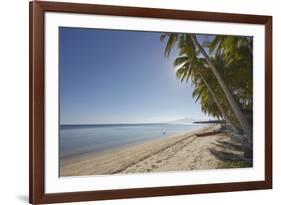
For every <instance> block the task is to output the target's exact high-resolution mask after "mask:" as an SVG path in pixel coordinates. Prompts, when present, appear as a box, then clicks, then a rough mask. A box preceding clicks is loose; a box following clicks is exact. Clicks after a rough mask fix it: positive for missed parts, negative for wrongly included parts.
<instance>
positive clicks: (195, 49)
mask: <svg viewBox="0 0 281 205" xmlns="http://www.w3.org/2000/svg"><path fill="white" fill-rule="evenodd" d="M166 36H168V37H169V38H168V42H167V45H166V49H165V56H169V54H170V52H171V49H172V48H173V47H174V45H175V44H176V43H177V42H179V44H180V43H181V42H185V44H184V45H185V46H184V49H185V50H186V51H188V56H189V58H191V59H192V60H194V59H196V58H198V56H199V55H201V56H203V57H204V59H205V60H206V63H207V65H208V68H209V69H210V70H211V71H212V73H213V75H214V76H215V78H216V79H217V81H218V84H219V85H220V87H221V88H222V91H223V93H224V95H225V97H226V100H227V101H228V103H229V105H230V108H231V109H232V111H233V113H234V114H235V116H236V118H237V120H238V121H239V123H240V125H241V126H242V128H243V131H244V133H245V134H246V138H245V142H244V145H245V147H246V149H248V150H249V152H248V153H251V152H252V151H251V149H252V128H251V126H250V124H249V122H248V121H247V119H246V117H245V116H244V114H243V112H242V111H241V109H240V107H239V105H238V104H237V102H236V101H235V98H234V97H233V95H232V94H231V91H230V90H229V88H228V87H227V85H226V83H225V81H224V79H223V77H222V76H221V74H220V72H219V71H218V69H217V67H216V65H215V64H214V63H213V62H212V60H211V58H210V56H209V55H208V54H207V52H206V51H205V50H204V48H203V46H202V45H201V44H200V43H199V42H198V40H197V37H196V35H195V34H176V33H168V34H167V33H166V34H164V35H162V36H161V40H163V39H164V38H165V37H166ZM179 47H180V45H179ZM222 52H223V51H222ZM246 155H247V154H246Z"/></svg>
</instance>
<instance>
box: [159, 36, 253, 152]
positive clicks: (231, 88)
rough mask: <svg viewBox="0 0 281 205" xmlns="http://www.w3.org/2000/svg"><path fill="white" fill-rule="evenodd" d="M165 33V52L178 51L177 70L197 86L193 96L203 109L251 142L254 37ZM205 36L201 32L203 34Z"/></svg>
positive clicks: (180, 78) (175, 63)
mask: <svg viewBox="0 0 281 205" xmlns="http://www.w3.org/2000/svg"><path fill="white" fill-rule="evenodd" d="M198 36H199V35H197V34H185V33H164V34H163V35H162V36H161V41H165V43H166V48H165V51H164V55H165V56H166V57H169V55H170V53H171V50H172V49H176V50H177V51H178V55H177V57H176V58H175V59H174V67H175V71H176V72H175V74H176V76H177V78H178V79H179V80H180V81H181V82H183V83H184V82H187V81H190V82H191V83H192V84H193V86H194V91H193V97H194V99H195V101H200V104H201V110H202V112H204V113H206V114H209V115H211V116H213V117H215V118H218V119H221V120H223V121H224V122H225V123H226V125H227V126H229V127H230V129H232V130H234V131H236V132H237V131H238V130H240V131H241V132H243V133H244V138H245V144H247V145H248V146H247V147H251V144H252V121H253V119H252V113H253V77H252V73H253V57H252V47H253V46H252V44H253V42H252V37H248V36H224V35H204V36H205V38H204V39H205V40H204V42H201V43H199V41H198V40H197V38H198ZM201 38H202V36H201Z"/></svg>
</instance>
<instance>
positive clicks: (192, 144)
mask: <svg viewBox="0 0 281 205" xmlns="http://www.w3.org/2000/svg"><path fill="white" fill-rule="evenodd" d="M237 139H238V138H237V137H233V136H232V135H231V133H227V132H222V131H221V127H220V125H210V126H207V127H204V128H200V129H197V130H195V131H192V132H189V133H186V134H182V135H178V136H169V137H166V138H164V139H158V140H152V141H148V142H145V143H142V144H138V145H132V146H128V147H124V148H118V149H115V150H112V151H110V152H109V151H107V152H103V153H98V154H97V153H88V154H84V155H81V156H77V157H72V158H67V159H64V160H63V161H62V163H61V164H60V176H83V175H106V174H122V173H145V172H167V171H186V170H202V169H217V168H232V167H236V166H239V167H240V166H241V167H245V164H244V163H242V164H240V163H241V161H242V160H243V153H242V151H241V146H240V142H239V139H238V140H237ZM233 162H238V164H237V163H235V164H233ZM246 166H250V165H246Z"/></svg>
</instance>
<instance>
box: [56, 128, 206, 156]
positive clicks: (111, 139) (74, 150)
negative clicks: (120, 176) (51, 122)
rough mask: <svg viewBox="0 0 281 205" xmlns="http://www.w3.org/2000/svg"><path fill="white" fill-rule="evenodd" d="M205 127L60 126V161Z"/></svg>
mask: <svg viewBox="0 0 281 205" xmlns="http://www.w3.org/2000/svg"><path fill="white" fill-rule="evenodd" d="M203 126H206V124H205V125H203V124H188V125H184V124H103V125H61V126H60V139H59V140H60V141H59V148H60V149H59V151H60V157H61V158H64V157H71V156H75V155H79V154H84V153H87V152H100V151H105V150H110V149H113V148H119V147H122V146H128V145H132V144H137V143H141V142H145V141H148V140H153V139H159V138H164V137H168V136H171V135H175V134H181V133H185V132H189V131H191V130H194V129H198V128H200V127H203Z"/></svg>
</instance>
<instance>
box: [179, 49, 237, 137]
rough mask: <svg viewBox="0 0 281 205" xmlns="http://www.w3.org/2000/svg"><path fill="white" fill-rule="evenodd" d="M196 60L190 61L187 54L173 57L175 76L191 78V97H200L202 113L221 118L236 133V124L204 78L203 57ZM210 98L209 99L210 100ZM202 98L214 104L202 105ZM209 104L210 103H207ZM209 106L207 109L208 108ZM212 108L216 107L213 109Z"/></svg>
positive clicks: (182, 78)
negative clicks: (192, 86) (192, 85)
mask: <svg viewBox="0 0 281 205" xmlns="http://www.w3.org/2000/svg"><path fill="white" fill-rule="evenodd" d="M194 61H196V62H191V61H190V59H189V57H188V56H187V55H185V54H184V55H182V56H180V57H178V58H176V59H175V61H174V66H175V67H176V69H177V71H176V76H177V77H178V78H179V79H180V80H181V82H183V81H188V80H189V79H190V78H191V81H192V82H193V84H194V86H195V90H194V92H193V97H196V101H198V100H199V99H201V109H202V111H203V112H204V113H208V114H211V115H212V116H214V117H217V118H222V119H224V120H225V121H226V123H227V124H228V125H229V126H230V127H231V128H232V130H233V131H234V132H236V133H238V132H240V131H239V129H238V128H237V126H235V125H234V124H233V123H232V121H231V120H230V118H229V117H228V115H227V113H226V109H225V108H223V106H222V103H220V102H219V99H218V98H217V96H216V94H215V93H214V91H213V89H212V88H211V86H210V83H209V82H208V81H207V80H206V77H205V76H204V74H203V73H204V72H206V71H207V68H205V67H204V64H203V63H202V61H203V62H204V59H198V60H197V59H196V60H194ZM210 98H211V100H210ZM203 99H205V101H207V102H208V103H209V102H210V101H212V103H213V104H214V105H212V106H211V108H210V107H208V106H204V104H206V103H203ZM209 104H210V103H209ZM208 108H209V109H208ZM214 108H217V109H215V110H214Z"/></svg>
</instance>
